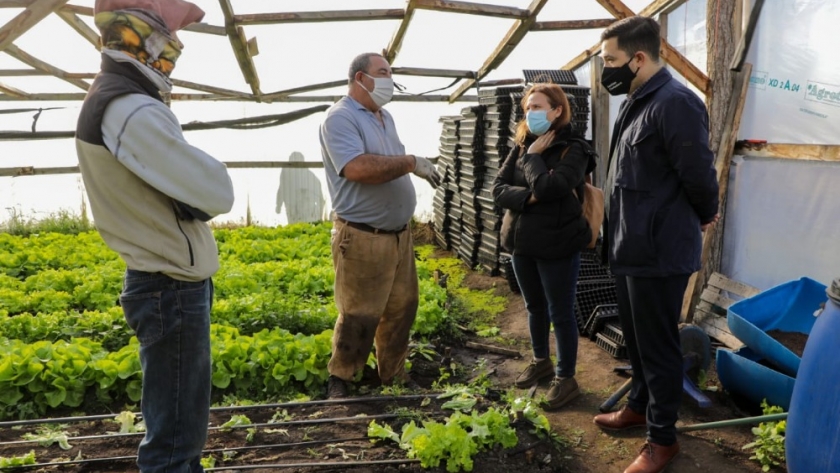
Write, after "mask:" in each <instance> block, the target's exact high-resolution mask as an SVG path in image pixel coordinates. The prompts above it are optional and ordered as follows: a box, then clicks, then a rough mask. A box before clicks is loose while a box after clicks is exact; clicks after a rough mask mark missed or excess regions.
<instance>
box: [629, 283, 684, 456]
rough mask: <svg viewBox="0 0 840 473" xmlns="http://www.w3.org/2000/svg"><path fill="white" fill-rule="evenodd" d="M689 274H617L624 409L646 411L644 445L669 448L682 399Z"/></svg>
mask: <svg viewBox="0 0 840 473" xmlns="http://www.w3.org/2000/svg"><path fill="white" fill-rule="evenodd" d="M689 276H690V275H678V276H667V277H656V278H649V277H636V276H616V278H615V279H616V292H617V295H618V315H619V318H620V320H621V328H622V331H623V333H624V339H625V343H626V344H627V356H628V358H630V365H631V366H632V367H633V384H632V388H631V389H630V394H629V396H628V402H627V405H628V406H629V407H630V409H632V410H633V411H635V412H638V413H643V412H644V413H646V416H647V427H648V432H647V436H648V441H650V442H653V443H656V444H659V445H666V446H668V445H673V444H674V442H676V441H677V431H676V422H677V414H678V411H679V408H680V402H681V400H682V378H683V361H682V349H681V348H680V335H679V328H678V325H679V322H680V311H681V310H682V301H683V294H684V293H685V288H686V286H687V284H688V278H689Z"/></svg>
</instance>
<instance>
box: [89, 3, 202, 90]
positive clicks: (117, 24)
mask: <svg viewBox="0 0 840 473" xmlns="http://www.w3.org/2000/svg"><path fill="white" fill-rule="evenodd" d="M202 18H204V11H202V10H201V9H200V8H198V7H197V6H195V5H193V4H192V3H189V2H186V1H183V0H97V1H96V5H95V7H94V22H95V23H96V26H97V28H99V30H100V32H101V33H102V47H103V48H106V49H113V50H117V51H121V52H122V53H124V54H126V55H128V56H130V57H132V58H134V59H136V60H138V61H139V62H141V63H143V64H145V65H147V66H149V67H151V68H153V69H155V70H157V71H159V72H160V73H162V74H164V75H165V76H167V77H168V76H169V75H170V74H171V73H172V70H173V69H174V68H175V62H176V61H177V60H178V57H179V56H180V55H181V49H182V48H183V44H182V43H181V42H180V41H179V40H178V36H177V34H176V31H178V30H179V29H181V28H183V27H185V26H187V25H189V24H191V23H195V22H196V21H200V20H201V19H202Z"/></svg>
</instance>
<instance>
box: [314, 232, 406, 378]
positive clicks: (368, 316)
mask: <svg viewBox="0 0 840 473" xmlns="http://www.w3.org/2000/svg"><path fill="white" fill-rule="evenodd" d="M333 225H334V229H335V234H334V235H333V237H332V257H333V267H334V269H335V304H336V307H337V308H338V313H339V314H338V320H336V322H335V330H334V333H333V340H332V357H331V358H330V362H329V364H328V365H327V370H328V371H329V373H330V374H331V375H333V376H336V377H338V378H341V379H343V380H345V381H350V380H352V379H353V376H354V375H355V374H356V372H357V371H359V370H361V369H362V368H363V367H364V366H365V363H366V362H367V359H368V356H369V355H370V349H371V347H372V346H373V338H374V335H375V334H376V332H377V327H378V326H379V324H380V319H381V318H382V314H383V313H384V312H385V309H386V306H387V305H388V299H389V296H390V294H391V287H392V286H393V285H394V277H395V275H396V273H397V268H398V261H399V252H398V245H397V238H396V236H395V235H394V234H373V233H369V232H365V231H362V230H358V229H355V228H352V227H349V226H347V225H344V224H342V223H341V222H338V221H335V222H334V223H333Z"/></svg>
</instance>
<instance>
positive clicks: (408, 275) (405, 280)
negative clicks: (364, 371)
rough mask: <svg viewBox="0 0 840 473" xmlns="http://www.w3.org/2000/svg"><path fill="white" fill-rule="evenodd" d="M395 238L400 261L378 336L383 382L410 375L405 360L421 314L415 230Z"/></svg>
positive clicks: (377, 357)
mask: <svg viewBox="0 0 840 473" xmlns="http://www.w3.org/2000/svg"><path fill="white" fill-rule="evenodd" d="M391 237H392V238H395V239H396V243H397V246H398V252H399V260H398V263H397V267H396V273H395V276H394V284H393V286H392V287H391V294H390V295H389V296H388V304H387V305H386V307H385V312H384V313H383V314H382V318H381V319H380V321H379V328H378V329H377V330H376V339H375V344H376V361H377V364H378V365H379V378H380V379H381V380H382V382H383V384H391V383H392V382H393V381H395V380H405V379H406V378H407V375H406V372H405V359H406V357H407V355H408V338H409V335H410V333H411V326H412V325H414V319H415V317H416V316H417V303H418V300H419V294H418V292H419V289H418V282H417V265H416V263H415V261H414V243H413V241H412V238H411V230H409V229H406V230H405V231H403V232H401V233H399V234H397V235H391Z"/></svg>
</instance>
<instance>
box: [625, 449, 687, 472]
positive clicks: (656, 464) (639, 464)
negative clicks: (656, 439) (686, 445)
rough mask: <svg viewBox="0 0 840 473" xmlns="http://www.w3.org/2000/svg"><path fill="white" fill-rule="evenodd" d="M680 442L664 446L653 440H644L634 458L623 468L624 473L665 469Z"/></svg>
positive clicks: (672, 458)
mask: <svg viewBox="0 0 840 473" xmlns="http://www.w3.org/2000/svg"><path fill="white" fill-rule="evenodd" d="M679 451H680V444H679V443H676V442H675V443H674V444H673V445H669V446H667V447H666V446H664V445H659V444H656V443H653V442H646V443H645V444H644V446H643V447H642V451H641V452H640V453H639V456H638V457H636V460H635V461H634V462H633V463H631V464H630V466H628V467H627V469H626V470H624V473H660V472H662V471H665V468H667V467H668V464H670V463H671V462H672V461H673V460H674V457H676V456H677V453H679Z"/></svg>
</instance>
